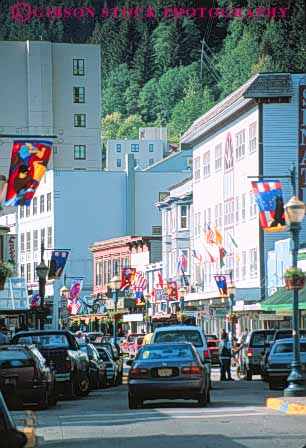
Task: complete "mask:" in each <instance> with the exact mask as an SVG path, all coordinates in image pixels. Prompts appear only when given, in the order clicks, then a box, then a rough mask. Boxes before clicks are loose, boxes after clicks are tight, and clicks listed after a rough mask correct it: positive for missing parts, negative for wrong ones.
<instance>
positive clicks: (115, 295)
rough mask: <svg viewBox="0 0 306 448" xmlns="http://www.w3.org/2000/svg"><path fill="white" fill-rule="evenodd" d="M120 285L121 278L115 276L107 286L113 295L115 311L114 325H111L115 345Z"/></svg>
mask: <svg viewBox="0 0 306 448" xmlns="http://www.w3.org/2000/svg"><path fill="white" fill-rule="evenodd" d="M120 285H121V278H120V277H118V275H115V276H114V277H113V278H112V279H111V281H110V284H109V287H110V288H111V290H112V295H113V302H114V309H115V316H114V324H113V337H114V344H117V316H116V312H117V305H118V291H119V289H120Z"/></svg>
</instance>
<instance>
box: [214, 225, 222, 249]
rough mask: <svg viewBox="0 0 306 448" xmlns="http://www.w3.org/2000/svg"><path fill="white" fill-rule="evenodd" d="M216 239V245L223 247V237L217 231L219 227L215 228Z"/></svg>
mask: <svg viewBox="0 0 306 448" xmlns="http://www.w3.org/2000/svg"><path fill="white" fill-rule="evenodd" d="M215 239H216V243H217V244H218V246H221V244H222V242H223V237H222V235H221V233H220V232H219V230H218V229H217V227H215Z"/></svg>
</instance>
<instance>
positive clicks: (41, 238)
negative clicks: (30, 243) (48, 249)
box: [40, 229, 46, 246]
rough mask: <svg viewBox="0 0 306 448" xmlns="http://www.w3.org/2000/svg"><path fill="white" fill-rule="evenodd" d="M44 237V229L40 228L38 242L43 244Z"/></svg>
mask: <svg viewBox="0 0 306 448" xmlns="http://www.w3.org/2000/svg"><path fill="white" fill-rule="evenodd" d="M45 237H46V232H45V229H40V244H41V245H43V246H44V245H45Z"/></svg>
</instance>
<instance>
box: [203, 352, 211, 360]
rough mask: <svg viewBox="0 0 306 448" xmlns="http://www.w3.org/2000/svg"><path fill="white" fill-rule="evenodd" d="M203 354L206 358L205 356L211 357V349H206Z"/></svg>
mask: <svg viewBox="0 0 306 448" xmlns="http://www.w3.org/2000/svg"><path fill="white" fill-rule="evenodd" d="M203 355H204V359H205V358H208V359H210V353H209V350H204V352H203Z"/></svg>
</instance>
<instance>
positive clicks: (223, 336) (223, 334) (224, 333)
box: [220, 328, 227, 340]
mask: <svg viewBox="0 0 306 448" xmlns="http://www.w3.org/2000/svg"><path fill="white" fill-rule="evenodd" d="M226 335H227V333H226V331H225V329H224V328H223V330H222V333H221V337H220V339H221V340H222V339H224V338H225V337H226Z"/></svg>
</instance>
